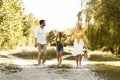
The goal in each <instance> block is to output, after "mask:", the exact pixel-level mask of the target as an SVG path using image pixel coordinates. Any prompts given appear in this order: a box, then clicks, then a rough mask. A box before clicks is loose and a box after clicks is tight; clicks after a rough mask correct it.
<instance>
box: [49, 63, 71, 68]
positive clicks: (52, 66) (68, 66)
mask: <svg viewBox="0 0 120 80" xmlns="http://www.w3.org/2000/svg"><path fill="white" fill-rule="evenodd" d="M49 67H50V68H58V69H59V68H60V69H70V68H72V65H70V64H62V66H58V65H55V64H54V65H50V66H49Z"/></svg>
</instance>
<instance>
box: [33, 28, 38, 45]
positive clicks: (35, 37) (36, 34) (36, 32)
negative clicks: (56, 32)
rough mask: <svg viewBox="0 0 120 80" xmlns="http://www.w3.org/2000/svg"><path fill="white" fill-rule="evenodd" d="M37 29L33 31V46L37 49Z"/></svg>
mask: <svg viewBox="0 0 120 80" xmlns="http://www.w3.org/2000/svg"><path fill="white" fill-rule="evenodd" d="M37 35H38V34H37V29H36V30H35V43H34V46H35V47H37Z"/></svg>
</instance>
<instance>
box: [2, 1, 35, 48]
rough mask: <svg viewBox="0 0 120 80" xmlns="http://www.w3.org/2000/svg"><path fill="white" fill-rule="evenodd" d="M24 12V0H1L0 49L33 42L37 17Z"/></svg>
mask: <svg viewBox="0 0 120 80" xmlns="http://www.w3.org/2000/svg"><path fill="white" fill-rule="evenodd" d="M23 12H24V9H23V3H22V0H0V50H1V49H11V48H14V47H15V46H20V45H31V44H32V43H33V35H34V33H33V30H34V27H35V26H36V25H37V23H36V22H37V19H36V18H35V17H34V16H33V15H32V14H28V15H25V14H23Z"/></svg>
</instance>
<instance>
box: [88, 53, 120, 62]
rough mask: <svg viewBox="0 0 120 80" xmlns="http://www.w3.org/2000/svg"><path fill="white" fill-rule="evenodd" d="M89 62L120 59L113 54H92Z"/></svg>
mask: <svg viewBox="0 0 120 80" xmlns="http://www.w3.org/2000/svg"><path fill="white" fill-rule="evenodd" d="M89 61H120V57H119V56H117V55H113V54H111V53H110V54H91V57H90V58H89Z"/></svg>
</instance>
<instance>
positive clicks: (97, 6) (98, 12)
mask: <svg viewBox="0 0 120 80" xmlns="http://www.w3.org/2000/svg"><path fill="white" fill-rule="evenodd" d="M119 5H120V1H119V0H109V1H107V0H90V1H89V2H87V5H86V7H87V8H86V9H85V10H84V13H85V14H86V18H87V19H86V25H87V29H86V35H87V38H88V40H89V44H90V46H89V48H90V49H92V50H94V49H100V48H110V50H113V51H114V53H118V51H120V50H119V49H120V35H119V34H120V22H119V20H120V15H119V14H120V6H119ZM92 17H93V18H94V24H91V19H92ZM119 54H120V53H119Z"/></svg>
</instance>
